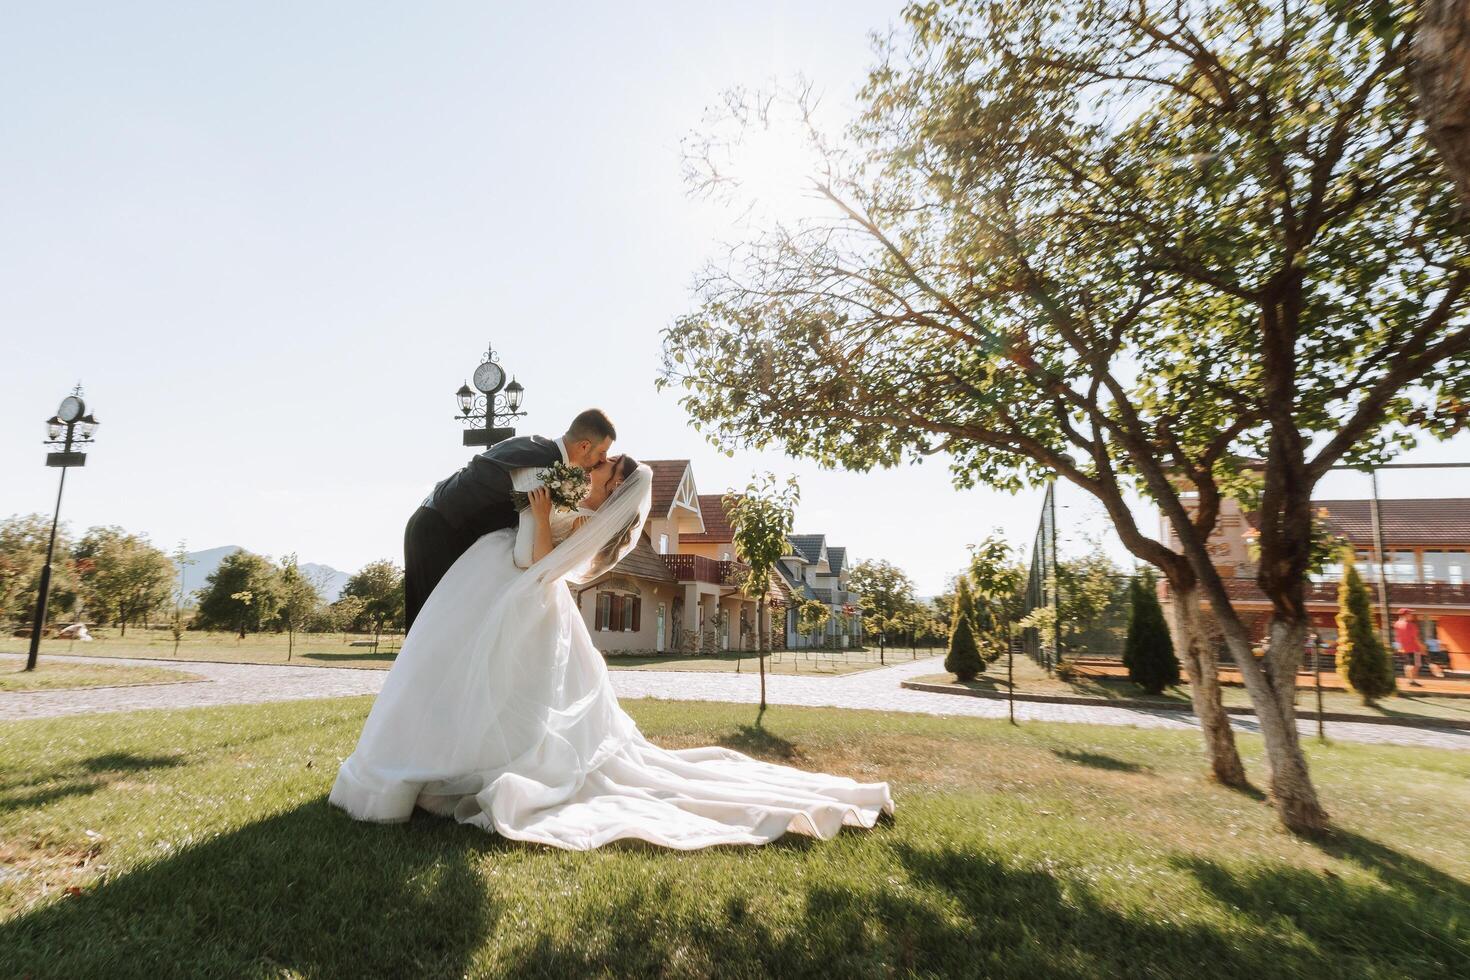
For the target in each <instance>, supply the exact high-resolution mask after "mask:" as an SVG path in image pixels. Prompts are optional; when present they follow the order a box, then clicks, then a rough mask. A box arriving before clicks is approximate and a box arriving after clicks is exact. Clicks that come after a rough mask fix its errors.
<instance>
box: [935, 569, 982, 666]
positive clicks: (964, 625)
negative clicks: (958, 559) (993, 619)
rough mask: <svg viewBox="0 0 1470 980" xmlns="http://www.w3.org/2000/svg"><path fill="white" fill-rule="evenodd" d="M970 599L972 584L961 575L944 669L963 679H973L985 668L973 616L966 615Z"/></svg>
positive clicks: (956, 592) (956, 591)
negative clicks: (973, 624)
mask: <svg viewBox="0 0 1470 980" xmlns="http://www.w3.org/2000/svg"><path fill="white" fill-rule="evenodd" d="M967 600H970V585H969V580H968V578H967V577H961V578H960V582H959V587H958V588H957V589H956V590H955V600H954V615H953V616H952V617H951V621H952V622H953V623H954V628H953V629H952V630H951V631H950V634H949V653H948V654H947V655H946V656H945V658H944V669H945V670H947V671H949V672H950V673H951V674H953V675H955V677H957V678H958V679H959V680H961V681H972V680H974V679H975V675H977V674H979V673H981V672H982V671H984V670H985V658H984V657H982V656H980V647H979V646H978V645H977V644H976V643H975V630H974V627H973V626H972V625H971V617H970V616H967V615H965V604H966V602H967Z"/></svg>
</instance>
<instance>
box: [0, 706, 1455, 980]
mask: <svg viewBox="0 0 1470 980" xmlns="http://www.w3.org/2000/svg"><path fill="white" fill-rule="evenodd" d="M368 704H369V701H368V699H366V698H357V699H344V700H336V701H317V702H298V703H288V704H276V705H261V706H238V707H227V708H208V709H195V710H189V711H180V712H137V713H132V714H125V715H98V716H84V717H77V718H66V719H58V720H49V721H29V722H10V723H5V724H0V975H3V976H21V975H31V976H36V977H43V976H45V977H53V976H54V977H83V976H108V977H133V976H136V977H149V978H154V977H163V976H313V977H316V976H354V977H356V976H365V975H377V976H394V977H409V976H412V977H421V976H426V977H437V976H456V977H457V976H461V975H475V976H489V975H505V974H514V975H522V974H524V975H539V976H548V977H550V976H555V977H564V976H576V975H586V974H602V975H613V974H616V975H637V976H645V975H673V976H706V975H721V976H750V977H756V976H771V975H775V976H786V975H822V976H827V977H845V976H850V975H867V976H872V975H891V974H893V973H905V974H929V975H934V974H963V975H971V976H975V975H989V976H1012V977H1046V976H1061V977H1099V978H1102V977H1118V976H1149V977H1180V976H1187V977H1191V978H1196V977H1300V976H1312V977H1358V976H1369V977H1463V976H1466V975H1470V945H1467V942H1470V939H1467V936H1470V933H1467V923H1470V885H1467V877H1470V849H1467V848H1466V847H1465V846H1464V840H1465V819H1466V814H1467V813H1470V754H1462V753H1455V752H1449V751H1434V750H1424V749H1412V748H1401V747H1390V746H1367V745H1337V744H1329V745H1325V746H1319V745H1316V744H1312V745H1311V746H1310V747H1309V749H1308V751H1309V753H1310V756H1311V761H1312V765H1313V771H1314V774H1315V776H1316V779H1317V781H1318V785H1319V787H1320V789H1321V792H1322V794H1323V796H1324V800H1325V802H1326V805H1327V806H1328V808H1329V809H1330V810H1331V812H1332V814H1333V816H1334V818H1335V820H1336V823H1337V827H1338V830H1337V831H1336V832H1335V834H1333V835H1332V836H1331V837H1328V838H1326V839H1323V840H1320V841H1315V842H1313V841H1304V840H1299V839H1296V838H1293V837H1290V836H1287V835H1285V834H1283V833H1282V832H1281V831H1280V830H1278V828H1277V824H1276V822H1275V820H1274V819H1273V817H1272V815H1271V811H1270V810H1269V808H1268V807H1267V806H1266V805H1265V804H1264V803H1262V802H1261V801H1260V800H1259V799H1258V798H1256V797H1253V796H1251V795H1247V794H1241V793H1236V792H1230V791H1227V790H1224V789H1221V788H1219V787H1216V786H1213V785H1210V784H1208V783H1206V782H1205V781H1204V780H1203V779H1202V778H1201V776H1200V773H1201V770H1202V766H1201V762H1200V746H1199V742H1198V737H1197V736H1196V735H1193V734H1191V733H1181V732H1169V731H1155V730H1135V729H1111V728H1092V727H1084V726H1078V725H1040V724H1034V725H1032V724H1028V725H1023V726H1021V727H1018V728H1012V727H1010V726H1007V725H1006V724H1004V723H1003V722H992V721H985V720H977V719H953V718H937V717H929V716H919V715H901V714H882V713H875V712H861V711H842V710H830V709H800V708H784V707H782V708H776V709H772V710H771V711H768V712H767V713H766V715H765V718H764V722H763V723H762V724H760V725H757V724H756V714H755V710H754V709H753V708H752V707H749V706H743V705H725V704H704V703H685V702H649V701H641V702H639V701H635V702H631V703H630V704H629V707H630V710H631V711H632V712H633V714H634V715H635V717H636V718H637V719H638V721H639V723H640V724H641V725H642V726H643V728H644V730H645V731H646V732H647V733H648V734H649V735H650V737H652V738H654V739H656V740H657V741H658V742H660V743H662V744H664V745H668V746H671V747H681V746H690V745H698V744H708V743H711V742H718V743H721V744H724V745H729V746H732V747H735V748H738V749H741V750H743V751H747V752H750V753H752V754H755V755H757V756H760V757H762V758H766V759H770V760H774V761H781V762H789V763H792V764H795V765H799V766H802V767H806V768H812V769H822V770H828V771H833V772H839V773H846V774H849V775H852V776H855V777H858V778H861V779H865V780H872V779H887V780H890V781H891V782H892V783H893V784H894V791H895V798H896V800H897V803H898V814H897V819H896V821H895V822H894V823H892V824H883V825H880V826H879V827H878V828H876V829H875V830H874V831H871V832H866V833H865V832H844V833H843V834H842V835H841V836H840V837H839V838H838V839H837V840H835V841H831V842H826V843H822V842H817V843H813V842H811V841H808V840H806V839H803V838H794V837H788V838H784V839H783V840H781V841H779V842H777V843H776V844H773V845H770V846H767V847H763V848H721V849H714V850H707V851H701V852H692V853H673V852H667V851H661V850H657V849H654V848H651V847H647V846H643V845H638V844H629V845H623V846H611V847H607V848H604V849H602V850H599V851H595V852H591V853H568V852H562V851H556V850H551V849H546V848H540V847H534V846H527V845H522V844H518V843H514V842H509V841H505V840H503V839H500V838H497V837H494V836H492V835H487V834H485V833H483V832H481V831H479V830H475V829H472V828H467V827H461V826H459V825H456V824H454V823H453V822H451V821H447V820H443V819H438V818H431V817H427V816H422V815H421V816H420V817H418V818H416V819H415V820H413V821H412V822H411V823H409V824H407V825H400V826H374V825H364V824H356V823H353V822H352V821H350V820H348V819H347V818H346V817H345V816H344V815H342V814H341V813H339V812H338V811H336V810H334V809H332V808H331V807H329V806H328V805H327V804H326V802H325V796H326V793H327V791H328V789H329V787H330V786H331V782H332V779H333V776H334V774H335V772H336V767H337V764H338V760H339V759H341V758H342V757H343V756H345V755H346V754H347V753H348V752H349V751H350V750H351V748H352V746H353V744H354V742H355V739H356V736H357V734H358V731H359V728H360V726H361V724H362V720H363V718H364V715H365V714H366V711H367V707H368ZM1241 747H1242V750H1243V752H1244V754H1245V755H1246V757H1247V763H1248V765H1249V766H1250V767H1251V769H1252V771H1253V772H1254V773H1256V774H1257V775H1259V772H1260V761H1259V752H1260V744H1259V741H1258V740H1257V739H1255V738H1253V737H1250V736H1242V737H1241Z"/></svg>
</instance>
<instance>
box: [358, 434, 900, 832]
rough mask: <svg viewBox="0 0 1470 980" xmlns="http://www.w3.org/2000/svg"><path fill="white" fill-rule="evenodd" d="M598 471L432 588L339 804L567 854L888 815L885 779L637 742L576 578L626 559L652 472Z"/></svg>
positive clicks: (534, 508)
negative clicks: (574, 589) (621, 842)
mask: <svg viewBox="0 0 1470 980" xmlns="http://www.w3.org/2000/svg"><path fill="white" fill-rule="evenodd" d="M529 472H530V471H519V472H518V473H517V477H518V482H517V486H518V487H520V488H523V489H524V488H525V487H526V480H527V479H528V474H529ZM589 475H590V477H591V483H592V489H591V491H590V492H589V493H588V495H587V497H586V499H585V500H584V501H583V503H582V505H581V507H580V508H579V509H578V511H576V512H575V513H566V514H562V513H552V512H551V510H552V508H551V502H550V499H549V496H548V495H547V493H546V492H545V491H544V490H538V491H535V492H532V493H531V494H530V495H529V496H530V499H531V512H530V513H529V514H526V515H523V517H522V520H521V522H520V527H519V529H517V528H507V529H505V530H502V531H495V532H493V533H491V534H487V535H485V536H484V537H482V538H480V539H479V540H478V541H477V542H476V543H475V544H474V545H473V546H472V547H471V548H470V549H469V550H468V551H467V552H465V553H464V555H462V556H461V557H460V559H459V560H458V561H457V562H456V563H455V565H454V567H453V568H451V569H450V570H449V572H448V574H447V575H445V576H444V578H443V580H442V581H440V583H439V584H438V586H437V587H436V588H435V589H434V591H433V593H432V594H431V595H430V596H429V599H428V601H427V602H426V603H425V605H424V608H423V611H422V613H420V615H419V618H418V619H417V620H416V621H415V623H414V628H413V630H412V632H411V633H410V634H409V636H408V638H407V640H406V641H405V642H404V644H403V649H402V651H401V652H400V653H399V655H398V659H397V661H396V662H395V663H394V665H393V669H392V670H390V671H389V672H388V677H387V680H386V681H385V682H384V685H383V690H382V693H381V694H379V696H378V699H377V701H376V702H375V703H374V704H373V708H372V712H371V713H370V714H369V715H368V719H367V723H366V725H364V726H363V731H362V736H361V738H360V739H359V740H358V743H357V749H356V751H354V752H353V753H352V755H351V757H349V758H348V759H347V760H346V761H345V762H343V763H342V768H341V770H340V771H339V772H338V773H337V781H336V784H335V785H334V786H333V787H332V795H331V802H332V803H333V804H335V805H336V806H338V807H341V808H342V809H343V810H345V811H347V813H348V814H350V815H351V816H352V817H354V818H355V819H358V820H371V821H379V822H398V821H404V820H407V819H408V818H409V815H410V814H411V813H412V812H413V809H414V807H415V805H417V806H419V807H422V808H423V809H425V810H428V811H430V812H432V813H436V814H440V815H444V816H453V817H454V819H456V820H458V821H460V822H461V823H468V824H474V825H475V826H477V827H482V828H484V829H485V830H488V831H493V832H495V833H498V834H501V835H503V836H505V837H510V838H515V839H517V840H524V841H536V842H539V843H542V844H550V845H552V846H553V847H561V848H567V849H571V850H588V849H591V848H594V847H599V846H601V845H603V844H606V843H607V842H608V841H611V840H617V839H619V838H625V837H633V838H639V839H642V840H645V841H649V842H651V843H654V844H659V845H662V846H664V847H671V848H679V849H681V850H689V849H694V848H700V847H708V846H710V845H713V844H762V843H766V842H767V841H771V840H774V839H775V838H777V837H779V836H781V835H782V834H784V833H786V832H788V831H792V832H795V833H799V834H807V835H811V836H816V837H821V838H830V837H832V836H833V835H835V834H836V833H837V831H838V830H839V829H840V828H841V827H843V826H844V825H848V826H856V827H865V828H866V827H872V826H873V825H874V823H876V822H877V820H878V818H879V815H880V814H882V813H889V814H891V813H892V812H893V799H892V796H891V795H890V794H889V789H888V784H887V783H858V782H855V781H853V780H851V779H848V778H846V777H843V776H829V775H824V774H820V773H809V772H803V771H801V770H799V769H793V768H790V767H788V766H779V765H773V764H771V763H766V762H761V761H759V760H756V759H752V758H750V757H749V756H746V755H743V754H741V753H739V752H735V751H733V750H731V749H725V748H720V747H718V746H710V747H708V748H695V749H680V750H667V749H661V748H659V747H658V746H656V745H654V744H652V743H651V742H649V741H648V740H647V739H646V738H644V737H643V734H642V733H641V732H640V731H639V730H638V726H637V725H635V724H634V722H633V719H632V718H630V717H629V716H628V715H627V714H626V713H625V712H624V711H623V709H622V707H621V706H619V704H618V700H617V697H616V696H615V695H614V694H613V689H612V684H611V682H610V680H609V678H608V671H607V665H606V664H605V663H604V662H603V659H602V655H601V654H600V653H599V652H598V651H597V649H596V648H595V647H594V646H593V645H592V637H591V635H590V634H589V633H588V631H587V626H586V623H585V622H584V621H583V619H582V616H581V614H580V612H579V611H578V609H577V605H576V602H575V601H574V600H573V598H572V595H571V592H570V590H569V589H568V588H567V583H568V582H574V583H584V582H590V581H591V580H593V579H595V578H596V577H598V576H599V575H602V574H604V573H605V572H607V571H608V570H609V569H611V568H612V566H614V565H615V564H617V562H618V561H619V560H621V559H622V558H623V557H624V556H625V555H626V554H627V553H628V552H629V551H631V550H632V548H633V546H634V545H635V544H636V543H637V542H638V539H639V536H640V535H641V534H642V532H643V524H644V521H646V520H647V518H648V510H649V506H650V500H651V495H652V485H653V478H652V473H651V471H650V470H649V468H648V467H647V466H644V465H641V464H639V463H637V462H636V461H635V460H633V459H631V458H630V457H627V456H624V457H621V458H615V459H611V460H608V461H607V462H606V463H603V464H600V465H599V466H597V467H594V468H593V470H592V471H591V472H590V474H589ZM529 478H530V479H534V478H533V477H529ZM531 485H535V484H534V483H532V484H531Z"/></svg>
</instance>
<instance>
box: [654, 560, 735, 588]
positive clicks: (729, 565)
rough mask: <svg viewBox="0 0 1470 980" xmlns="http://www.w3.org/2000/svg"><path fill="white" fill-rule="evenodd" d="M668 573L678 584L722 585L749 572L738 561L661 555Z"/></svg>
mask: <svg viewBox="0 0 1470 980" xmlns="http://www.w3.org/2000/svg"><path fill="white" fill-rule="evenodd" d="M660 557H661V558H663V560H664V564H665V565H668V566H669V571H671V572H673V573H674V578H676V579H678V580H679V581H680V582H712V583H714V584H715V585H724V584H726V583H728V582H729V581H730V580H731V579H732V578H734V577H738V574H741V573H744V572H746V571H748V570H749V567H750V566H748V565H746V564H745V563H744V562H738V561H717V560H716V559H714V558H706V557H704V556H703V555H661V556H660Z"/></svg>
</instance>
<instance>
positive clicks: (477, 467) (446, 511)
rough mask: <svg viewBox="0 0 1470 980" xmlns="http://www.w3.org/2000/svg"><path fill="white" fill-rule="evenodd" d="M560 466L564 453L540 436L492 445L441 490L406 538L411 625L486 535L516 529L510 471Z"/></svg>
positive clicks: (418, 512)
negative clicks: (455, 566)
mask: <svg viewBox="0 0 1470 980" xmlns="http://www.w3.org/2000/svg"><path fill="white" fill-rule="evenodd" d="M559 462H561V450H560V449H559V448H557V445H556V443H555V442H554V441H552V440H550V439H546V438H543V437H541V436H521V437H520V438H517V439H507V440H506V441H505V442H502V443H498V444H497V445H494V446H491V447H490V448H489V449H487V450H485V451H484V452H483V453H480V454H479V455H478V456H475V457H474V458H472V459H471V460H470V461H469V463H468V464H467V465H466V466H465V468H464V469H462V470H460V471H459V472H458V473H455V474H453V475H452V476H450V477H449V478H448V479H445V480H443V481H441V482H440V483H439V485H438V486H436V487H435V488H434V490H433V492H432V493H430V494H429V496H428V498H427V499H426V500H424V503H423V505H422V506H421V507H419V509H418V510H416V511H414V513H413V516H412V517H410V518H409V519H408V527H407V529H405V531H404V534H403V591H404V600H405V606H406V615H405V618H406V619H407V621H408V625H409V626H413V621H414V619H416V618H417V617H418V614H419V610H420V609H422V608H423V605H424V603H425V602H427V601H428V598H429V595H430V594H431V593H432V592H433V591H434V586H436V585H438V584H439V580H440V579H442V578H443V577H444V574H445V573H446V572H448V571H449V569H450V567H451V566H452V565H453V564H454V563H455V562H456V561H458V560H459V556H460V555H462V554H464V553H465V552H466V551H468V550H470V546H471V545H472V544H474V543H475V542H476V541H477V540H479V538H480V536H481V535H484V534H489V533H490V532H491V531H498V530H500V529H501V528H507V527H515V526H516V522H517V517H516V509H515V505H514V504H512V503H511V489H512V488H511V480H510V472H511V470H515V469H520V468H521V467H524V466H537V467H540V466H550V465H551V464H553V463H559Z"/></svg>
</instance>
